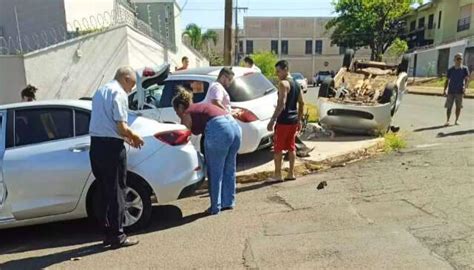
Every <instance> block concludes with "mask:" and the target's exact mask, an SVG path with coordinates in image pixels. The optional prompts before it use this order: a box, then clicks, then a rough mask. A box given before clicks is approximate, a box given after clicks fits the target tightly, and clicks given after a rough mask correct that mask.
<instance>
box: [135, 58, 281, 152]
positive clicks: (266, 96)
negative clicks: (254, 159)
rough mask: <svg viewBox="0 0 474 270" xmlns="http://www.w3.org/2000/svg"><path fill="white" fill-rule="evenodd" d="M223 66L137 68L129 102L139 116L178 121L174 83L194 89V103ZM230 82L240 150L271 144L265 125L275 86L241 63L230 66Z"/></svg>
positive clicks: (196, 139)
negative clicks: (232, 80)
mask: <svg viewBox="0 0 474 270" xmlns="http://www.w3.org/2000/svg"><path fill="white" fill-rule="evenodd" d="M221 68H222V67H203V68H193V69H188V70H184V71H177V72H174V73H173V74H168V70H169V66H162V67H160V68H158V69H151V68H145V69H143V70H140V71H138V72H137V77H138V79H137V89H136V91H134V92H132V93H131V94H130V95H129V106H130V109H131V110H133V111H137V112H139V113H140V114H141V115H142V116H145V117H149V118H152V119H155V120H157V121H159V122H165V123H179V122H180V120H179V117H178V116H177V115H176V113H175V111H174V109H173V107H172V104H171V100H172V99H173V97H174V96H175V95H176V86H178V85H181V86H184V87H185V88H187V89H189V90H190V91H192V92H193V94H194V96H193V99H194V103H199V102H201V101H202V100H203V99H204V98H205V96H206V93H207V90H208V88H209V85H210V84H211V83H213V82H214V81H216V79H217V75H218V74H219V71H220V70H221ZM232 71H233V72H234V73H235V76H234V82H233V84H232V85H231V86H230V87H229V89H227V92H228V93H229V96H230V100H231V106H232V108H233V109H234V110H236V111H239V112H240V114H239V116H238V117H237V118H236V120H237V122H238V123H239V125H240V127H241V128H242V144H241V146H240V149H239V154H245V153H251V152H254V151H256V150H258V149H262V148H265V147H269V146H271V145H272V138H273V132H269V131H267V125H268V122H269V121H270V118H271V117H272V115H273V112H274V110H275V107H276V103H277V99H278V96H277V90H276V88H275V86H274V85H273V84H272V83H271V82H270V81H269V80H268V79H267V78H265V76H263V75H262V74H261V73H259V72H255V71H254V70H253V69H250V68H244V67H232ZM200 138H201V137H200V136H193V137H192V139H191V140H192V142H193V145H195V147H196V149H198V150H201V149H202V147H201V144H202V142H201V139H200Z"/></svg>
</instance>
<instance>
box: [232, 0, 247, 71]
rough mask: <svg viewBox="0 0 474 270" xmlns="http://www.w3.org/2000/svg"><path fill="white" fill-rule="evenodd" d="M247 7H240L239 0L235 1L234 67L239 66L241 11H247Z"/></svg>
mask: <svg viewBox="0 0 474 270" xmlns="http://www.w3.org/2000/svg"><path fill="white" fill-rule="evenodd" d="M247 9H248V8H246V7H239V0H235V8H234V10H235V33H234V65H236V66H237V65H238V64H239V11H240V10H243V11H247Z"/></svg>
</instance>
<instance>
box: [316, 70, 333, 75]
mask: <svg viewBox="0 0 474 270" xmlns="http://www.w3.org/2000/svg"><path fill="white" fill-rule="evenodd" d="M319 75H331V72H329V71H320V72H319Z"/></svg>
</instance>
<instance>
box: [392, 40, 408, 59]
mask: <svg viewBox="0 0 474 270" xmlns="http://www.w3.org/2000/svg"><path fill="white" fill-rule="evenodd" d="M406 51H408V44H407V42H406V41H405V40H402V39H400V38H396V39H395V40H394V41H393V42H392V45H390V47H388V49H387V55H388V56H390V57H394V58H398V57H400V56H402V55H403V54H404V53H405V52H406Z"/></svg>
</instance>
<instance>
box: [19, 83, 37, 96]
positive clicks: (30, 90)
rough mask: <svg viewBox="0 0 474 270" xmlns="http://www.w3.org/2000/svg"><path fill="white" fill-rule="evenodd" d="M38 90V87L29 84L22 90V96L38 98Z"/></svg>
mask: <svg viewBox="0 0 474 270" xmlns="http://www.w3.org/2000/svg"><path fill="white" fill-rule="evenodd" d="M36 91H38V88H36V87H34V86H33V85H31V84H28V85H27V86H26V87H25V88H24V89H23V90H21V98H24V97H27V98H32V99H36Z"/></svg>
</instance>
